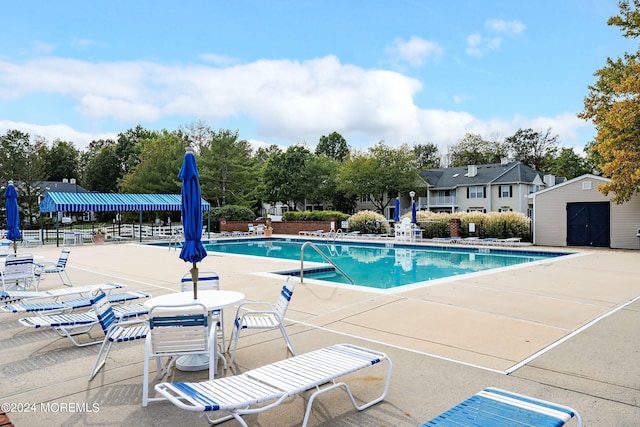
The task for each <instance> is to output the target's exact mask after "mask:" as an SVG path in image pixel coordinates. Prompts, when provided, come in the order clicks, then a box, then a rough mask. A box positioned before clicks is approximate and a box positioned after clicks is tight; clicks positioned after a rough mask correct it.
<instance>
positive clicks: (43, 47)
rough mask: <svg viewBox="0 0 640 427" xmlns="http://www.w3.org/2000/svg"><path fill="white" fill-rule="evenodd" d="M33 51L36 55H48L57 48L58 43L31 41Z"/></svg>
mask: <svg viewBox="0 0 640 427" xmlns="http://www.w3.org/2000/svg"><path fill="white" fill-rule="evenodd" d="M31 47H32V49H33V53H35V54H36V55H48V54H50V53H51V52H53V50H54V49H55V48H56V45H54V44H52V43H47V42H41V41H34V42H31Z"/></svg>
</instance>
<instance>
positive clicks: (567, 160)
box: [549, 148, 593, 179]
mask: <svg viewBox="0 0 640 427" xmlns="http://www.w3.org/2000/svg"><path fill="white" fill-rule="evenodd" d="M592 170H593V165H592V164H591V162H590V161H589V160H588V159H586V158H584V157H581V156H579V155H578V154H576V153H575V152H574V151H573V148H563V149H562V150H560V155H559V156H558V157H556V158H554V159H553V162H552V163H551V165H550V168H549V172H550V173H552V174H554V175H555V176H560V177H565V178H567V179H573V178H575V177H577V176H580V175H584V174H585V173H591V171H592Z"/></svg>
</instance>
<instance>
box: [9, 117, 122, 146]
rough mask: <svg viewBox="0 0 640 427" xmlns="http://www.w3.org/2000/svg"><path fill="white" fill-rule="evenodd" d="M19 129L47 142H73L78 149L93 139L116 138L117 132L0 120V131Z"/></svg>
mask: <svg viewBox="0 0 640 427" xmlns="http://www.w3.org/2000/svg"><path fill="white" fill-rule="evenodd" d="M14 129H17V130H20V131H21V132H26V133H28V134H29V135H30V136H31V138H36V137H42V138H44V139H45V140H46V141H48V142H49V143H51V142H53V141H55V140H56V139H59V140H61V141H68V142H73V143H74V145H75V147H76V148H78V149H84V148H86V147H87V146H88V145H89V143H90V142H91V141H93V140H98V139H113V140H116V139H117V137H118V135H117V133H86V132H78V131H76V130H75V129H73V128H71V127H70V126H67V125H62V124H57V125H48V126H46V125H37V124H33V123H24V122H13V121H10V120H0V133H3V134H4V133H6V132H7V131H8V130H14Z"/></svg>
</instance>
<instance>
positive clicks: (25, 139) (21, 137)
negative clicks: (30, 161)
mask: <svg viewBox="0 0 640 427" xmlns="http://www.w3.org/2000/svg"><path fill="white" fill-rule="evenodd" d="M30 144H31V143H30V141H29V134H28V133H24V132H21V131H19V130H8V131H7V133H6V134H4V135H2V136H0V178H1V181H2V182H3V183H6V182H7V181H9V180H10V179H13V180H14V181H17V180H19V179H22V177H21V175H22V173H23V171H24V168H25V165H26V162H27V153H28V151H29V147H30Z"/></svg>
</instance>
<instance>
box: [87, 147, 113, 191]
mask: <svg viewBox="0 0 640 427" xmlns="http://www.w3.org/2000/svg"><path fill="white" fill-rule="evenodd" d="M81 163H84V164H85V166H84V168H83V170H84V173H83V179H82V183H83V184H84V185H85V186H86V188H87V189H88V190H91V191H98V192H101V193H115V192H117V191H118V185H119V182H120V180H121V179H122V175H121V169H120V167H119V166H120V160H119V159H118V155H117V153H116V142H115V141H113V140H98V141H92V142H91V144H89V148H88V150H87V151H85V152H84V153H82V155H81Z"/></svg>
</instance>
